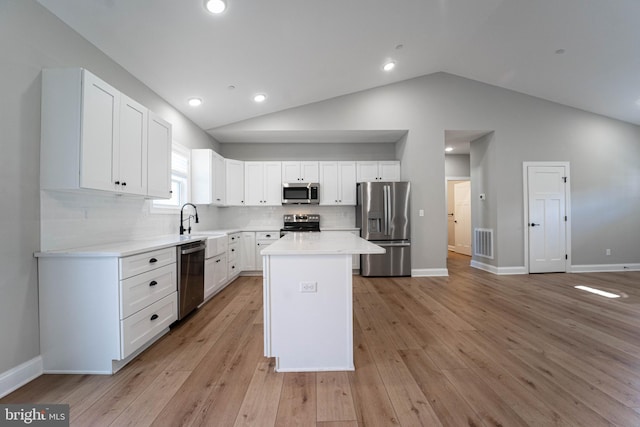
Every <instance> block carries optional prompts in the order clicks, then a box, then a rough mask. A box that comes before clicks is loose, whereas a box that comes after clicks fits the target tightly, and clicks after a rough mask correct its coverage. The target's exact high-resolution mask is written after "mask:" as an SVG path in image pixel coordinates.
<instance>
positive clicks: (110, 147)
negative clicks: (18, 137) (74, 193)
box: [53, 70, 120, 191]
mask: <svg viewBox="0 0 640 427" xmlns="http://www.w3.org/2000/svg"><path fill="white" fill-rule="evenodd" d="M82 79H83V81H82V125H81V126H80V128H81V131H82V137H81V139H80V143H81V149H80V156H81V160H80V186H81V187H83V188H90V189H96V190H108V191H114V190H115V189H116V184H115V181H117V179H115V177H114V175H113V158H114V151H115V150H117V146H118V138H119V132H118V129H119V127H120V124H119V121H118V118H119V106H120V92H118V91H117V90H116V89H115V88H113V87H111V86H110V85H108V84H107V83H105V82H103V81H102V80H100V79H99V78H97V77H96V76H94V75H93V74H91V73H88V72H86V70H83V72H82ZM53 84H55V81H54V82H53ZM78 125H80V123H78ZM54 142H57V141H54Z"/></svg>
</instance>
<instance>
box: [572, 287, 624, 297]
mask: <svg viewBox="0 0 640 427" xmlns="http://www.w3.org/2000/svg"><path fill="white" fill-rule="evenodd" d="M574 288H576V289H580V290H583V291H587V292H591V293H592V294H596V295H600V296H603V297H606V298H620V295H618V294H614V293H612V292H607V291H602V290H600V289H596V288H590V287H589V286H582V285H579V286H574Z"/></svg>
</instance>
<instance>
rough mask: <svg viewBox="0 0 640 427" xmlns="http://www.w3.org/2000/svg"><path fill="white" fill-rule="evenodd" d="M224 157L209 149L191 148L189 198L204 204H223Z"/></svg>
mask: <svg viewBox="0 0 640 427" xmlns="http://www.w3.org/2000/svg"><path fill="white" fill-rule="evenodd" d="M225 191H226V172H225V161H224V158H223V157H222V156H221V155H219V154H218V153H216V152H215V151H213V150H210V149H195V150H191V199H192V200H193V203H196V204H204V205H218V206H222V205H224V204H225Z"/></svg>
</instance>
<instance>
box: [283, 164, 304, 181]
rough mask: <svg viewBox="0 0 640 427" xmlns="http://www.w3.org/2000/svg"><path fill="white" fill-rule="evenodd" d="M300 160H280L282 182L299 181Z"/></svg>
mask: <svg viewBox="0 0 640 427" xmlns="http://www.w3.org/2000/svg"><path fill="white" fill-rule="evenodd" d="M300 176H301V174H300V162H282V183H283V184H286V183H288V182H300Z"/></svg>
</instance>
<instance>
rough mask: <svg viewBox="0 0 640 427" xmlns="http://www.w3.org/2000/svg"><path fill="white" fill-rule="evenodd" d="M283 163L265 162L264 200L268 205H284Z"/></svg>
mask: <svg viewBox="0 0 640 427" xmlns="http://www.w3.org/2000/svg"><path fill="white" fill-rule="evenodd" d="M281 176H282V165H281V163H280V162H265V163H264V201H265V203H263V204H264V205H266V206H281V205H282V181H281Z"/></svg>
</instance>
